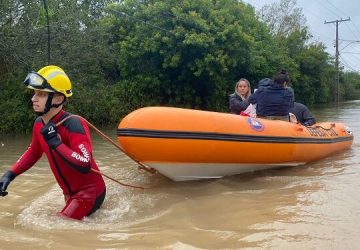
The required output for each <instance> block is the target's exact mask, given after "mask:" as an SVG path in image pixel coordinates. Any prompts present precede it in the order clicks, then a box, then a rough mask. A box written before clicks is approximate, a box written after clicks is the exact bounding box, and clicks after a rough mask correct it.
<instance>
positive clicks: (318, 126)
mask: <svg viewBox="0 0 360 250" xmlns="http://www.w3.org/2000/svg"><path fill="white" fill-rule="evenodd" d="M314 127H315V128H322V129H324V130H331V129H332V128H334V127H335V123H331V124H330V128H324V127H323V126H320V125H316V126H314ZM310 128H311V126H310Z"/></svg>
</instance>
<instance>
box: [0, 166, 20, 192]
mask: <svg viewBox="0 0 360 250" xmlns="http://www.w3.org/2000/svg"><path fill="white" fill-rule="evenodd" d="M15 177H16V175H15V174H14V173H13V172H11V171H10V170H9V171H7V172H6V173H5V174H4V175H3V177H1V179H0V196H6V195H7V194H8V192H6V189H7V187H8V186H9V184H10V182H11V181H12V180H14V179H15Z"/></svg>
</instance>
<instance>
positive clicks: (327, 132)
mask: <svg viewBox="0 0 360 250" xmlns="http://www.w3.org/2000/svg"><path fill="white" fill-rule="evenodd" d="M306 129H307V130H308V131H309V133H310V135H311V136H317V137H330V136H337V135H338V134H337V133H336V131H335V130H334V129H332V128H331V129H324V128H322V127H317V128H311V127H307V128H306Z"/></svg>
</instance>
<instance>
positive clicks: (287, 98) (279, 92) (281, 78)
mask: <svg viewBox="0 0 360 250" xmlns="http://www.w3.org/2000/svg"><path fill="white" fill-rule="evenodd" d="M288 82H289V75H288V72H287V71H286V70H281V71H280V72H279V73H278V74H277V75H275V76H274V77H273V80H272V81H271V84H270V86H268V87H263V88H260V89H258V90H257V91H256V92H255V93H254V94H252V95H251V96H250V98H249V102H250V103H251V104H256V115H257V117H260V118H267V119H279V120H287V121H289V110H290V107H291V106H292V104H293V102H294V91H293V90H292V89H291V88H288V87H287V84H288Z"/></svg>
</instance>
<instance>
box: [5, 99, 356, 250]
mask: <svg viewBox="0 0 360 250" xmlns="http://www.w3.org/2000/svg"><path fill="white" fill-rule="evenodd" d="M313 114H314V115H315V117H316V118H317V120H318V121H342V122H344V123H346V124H347V125H348V126H349V127H350V128H351V129H352V131H353V132H354V143H353V146H352V148H351V149H349V150H347V151H344V152H341V153H339V154H337V155H334V156H331V157H329V158H326V159H324V160H321V161H318V162H314V163H311V164H307V165H305V166H301V167H293V168H285V169H279V170H269V171H262V172H257V173H250V174H245V175H238V176H232V177H226V178H223V179H218V180H208V181H192V182H180V183H179V182H173V181H171V180H169V179H167V178H166V177H163V176H161V175H159V174H155V175H150V174H148V173H144V172H141V171H139V170H138V168H137V164H136V163H134V162H132V161H131V160H130V159H129V158H127V157H126V156H124V155H123V154H122V153H121V152H120V151H119V150H118V149H117V148H115V147H114V146H113V145H111V144H109V143H108V142H106V141H104V140H103V139H102V138H101V137H99V136H98V135H96V132H95V131H92V135H93V141H94V154H95V159H96V160H97V162H98V165H99V167H100V170H101V171H102V172H103V173H105V174H107V175H109V176H111V177H113V178H115V179H118V180H120V181H122V182H125V183H129V184H136V185H140V186H146V187H149V189H146V190H144V191H141V190H138V189H133V188H128V187H123V186H120V185H119V184H117V183H115V182H113V181H111V180H109V179H105V181H106V184H107V188H108V194H107V197H106V199H105V202H104V204H103V206H102V209H100V210H98V211H97V212H96V213H95V214H93V215H91V216H90V217H87V218H85V220H83V221H81V222H78V221H72V220H64V219H61V218H59V217H57V216H56V213H57V212H58V211H59V210H61V209H62V207H63V205H64V202H63V196H62V193H61V191H60V188H59V187H58V186H57V184H56V183H55V180H54V177H53V175H52V173H51V171H50V169H49V167H48V164H47V160H46V158H45V157H43V158H42V159H41V160H40V161H39V162H38V163H37V164H36V165H35V166H34V167H32V168H31V169H30V170H29V171H27V172H26V173H24V174H22V175H21V176H18V177H17V178H16V179H15V180H14V181H13V182H12V183H11V184H10V186H9V188H8V191H9V195H8V196H6V197H0V249H239V248H243V249H356V246H359V245H360V237H359V235H360V192H359V190H360V168H359V166H360V164H359V162H360V142H359V136H360V101H353V102H348V103H345V104H342V105H341V106H339V107H338V108H334V107H329V108H321V109H314V110H313ZM104 131H105V133H106V134H107V135H109V136H110V137H111V138H112V139H114V140H115V138H116V137H115V134H116V128H113V129H111V130H109V129H106V130H104ZM29 142H30V135H27V136H11V137H10V136H0V174H2V173H4V172H5V171H6V170H7V169H8V168H9V167H10V166H11V164H13V163H14V162H15V161H16V160H17V159H18V158H19V156H20V155H21V154H22V152H23V151H24V150H25V149H26V148H27V146H28V144H29ZM269 150H271V148H269ZM254 153H255V154H259V155H260V154H261V152H254ZM259 157H260V156H259Z"/></svg>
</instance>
